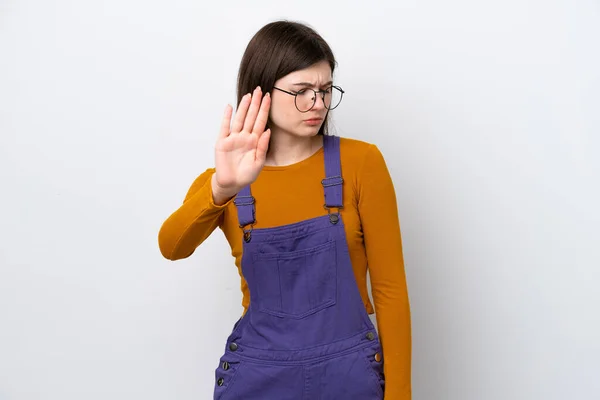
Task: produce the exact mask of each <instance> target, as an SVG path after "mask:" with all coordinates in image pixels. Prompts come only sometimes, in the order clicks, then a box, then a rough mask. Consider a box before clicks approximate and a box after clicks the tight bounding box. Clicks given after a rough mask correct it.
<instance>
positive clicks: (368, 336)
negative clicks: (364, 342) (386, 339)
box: [367, 332, 375, 340]
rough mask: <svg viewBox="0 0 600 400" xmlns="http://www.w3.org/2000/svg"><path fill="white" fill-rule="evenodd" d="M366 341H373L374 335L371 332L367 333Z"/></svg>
mask: <svg viewBox="0 0 600 400" xmlns="http://www.w3.org/2000/svg"><path fill="white" fill-rule="evenodd" d="M367 339H369V340H373V339H375V334H374V333H373V332H369V333H367Z"/></svg>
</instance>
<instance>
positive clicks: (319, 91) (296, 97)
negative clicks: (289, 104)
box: [273, 85, 346, 113]
mask: <svg viewBox="0 0 600 400" xmlns="http://www.w3.org/2000/svg"><path fill="white" fill-rule="evenodd" d="M331 88H335V89H337V90H339V91H340V93H341V95H340V102H339V103H337V105H336V106H335V107H333V108H329V107H327V106H326V105H325V91H326V90H329V89H331ZM273 89H277V90H279V91H281V92H283V93H287V94H289V95H290V96H294V105H295V106H296V110H298V111H299V112H301V113H307V112H309V111H310V110H312V109H313V108H314V106H315V104H317V95H318V94H319V93H320V94H321V99H322V100H323V106H324V107H325V108H326V109H328V110H329V111H331V110H335V109H336V108H337V107H338V106H339V105H340V104H341V103H342V99H343V98H344V93H346V92H345V91H344V89H342V88H341V87H339V86H336V85H331V86H329V87H328V88H327V89H321V90H315V89H313V88H303V89H300V90H312V91H313V92H314V94H315V96H314V97H313V105H312V106H310V108H309V109H308V110H306V111H301V110H300V109H299V108H298V102H297V101H298V95H299V94H300V93H299V92H300V91H298V92H295V93H294V92H290V91H287V90H283V89H280V88H278V87H275V86H273Z"/></svg>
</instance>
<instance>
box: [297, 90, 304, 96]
mask: <svg viewBox="0 0 600 400" xmlns="http://www.w3.org/2000/svg"><path fill="white" fill-rule="evenodd" d="M304 93H306V89H300V90H298V91H297V92H296V94H299V95H303V94H304Z"/></svg>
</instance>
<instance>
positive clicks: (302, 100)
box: [296, 89, 315, 112]
mask: <svg viewBox="0 0 600 400" xmlns="http://www.w3.org/2000/svg"><path fill="white" fill-rule="evenodd" d="M314 105H315V92H313V91H312V90H308V89H302V90H300V91H298V94H297V95H296V107H298V110H299V111H301V112H307V111H308V110H310V109H311V108H312V107H313V106H314Z"/></svg>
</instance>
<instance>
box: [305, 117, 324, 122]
mask: <svg viewBox="0 0 600 400" xmlns="http://www.w3.org/2000/svg"><path fill="white" fill-rule="evenodd" d="M304 121H306V122H320V121H323V118H310V119H305V120H304Z"/></svg>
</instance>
